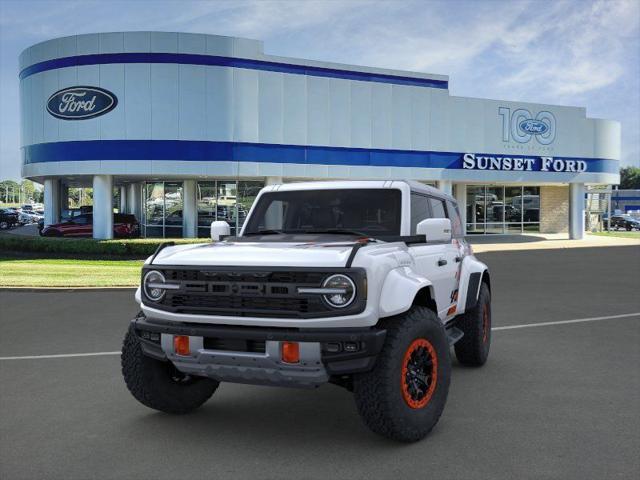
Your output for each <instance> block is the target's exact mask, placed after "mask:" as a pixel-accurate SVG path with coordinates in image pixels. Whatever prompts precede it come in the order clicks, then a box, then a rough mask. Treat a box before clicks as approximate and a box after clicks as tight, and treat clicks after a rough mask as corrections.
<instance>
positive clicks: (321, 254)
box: [153, 241, 354, 267]
mask: <svg viewBox="0 0 640 480" xmlns="http://www.w3.org/2000/svg"><path fill="white" fill-rule="evenodd" d="M353 245H354V244H353V242H349V243H345V242H342V243H335V242H332V243H315V242H313V243H300V242H244V241H243V242H217V243H205V244H195V245H177V246H173V247H166V248H165V249H163V250H161V251H160V253H159V254H158V256H157V257H156V258H155V260H154V261H153V264H154V265H202V266H208V265H216V266H249V267H278V266H280V267H344V266H345V265H346V263H347V260H348V258H349V254H350V253H351V250H352V248H353Z"/></svg>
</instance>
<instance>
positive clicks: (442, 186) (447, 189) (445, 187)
mask: <svg viewBox="0 0 640 480" xmlns="http://www.w3.org/2000/svg"><path fill="white" fill-rule="evenodd" d="M452 188H453V183H452V182H451V180H439V181H438V189H439V190H442V191H443V192H444V193H446V194H447V195H451V194H452V193H451V191H452Z"/></svg>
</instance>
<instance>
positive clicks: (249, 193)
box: [236, 182, 264, 229]
mask: <svg viewBox="0 0 640 480" xmlns="http://www.w3.org/2000/svg"><path fill="white" fill-rule="evenodd" d="M263 187H264V182H238V198H237V201H236V204H237V208H238V229H240V228H242V225H244V221H245V220H246V218H247V215H248V214H249V210H251V206H252V205H253V202H254V201H255V199H256V197H257V196H258V193H260V190H261V189H262V188H263Z"/></svg>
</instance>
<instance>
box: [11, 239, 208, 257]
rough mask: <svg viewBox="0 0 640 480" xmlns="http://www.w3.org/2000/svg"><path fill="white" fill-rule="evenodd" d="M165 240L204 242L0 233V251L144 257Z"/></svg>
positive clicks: (199, 241)
mask: <svg viewBox="0 0 640 480" xmlns="http://www.w3.org/2000/svg"><path fill="white" fill-rule="evenodd" d="M167 241H174V242H175V243H176V244H181V243H208V242H210V241H211V240H209V239H207V238H176V239H174V240H168V239H163V238H134V239H114V240H94V239H92V238H51V237H26V236H18V235H0V252H3V253H5V254H6V253H8V254H12V253H38V254H47V256H56V255H60V254H62V255H64V256H69V255H78V256H79V257H98V258H101V257H129V258H146V257H148V256H149V255H152V254H153V253H154V252H155V251H156V249H157V248H158V245H160V244H161V243H165V242H167Z"/></svg>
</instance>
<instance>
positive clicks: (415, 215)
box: [411, 193, 431, 235]
mask: <svg viewBox="0 0 640 480" xmlns="http://www.w3.org/2000/svg"><path fill="white" fill-rule="evenodd" d="M430 216H431V215H430V212H429V198H428V197H425V196H424V195H418V194H415V193H412V194H411V235H415V234H416V227H417V225H418V223H420V222H421V221H422V220H424V219H425V218H429V217H430Z"/></svg>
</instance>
